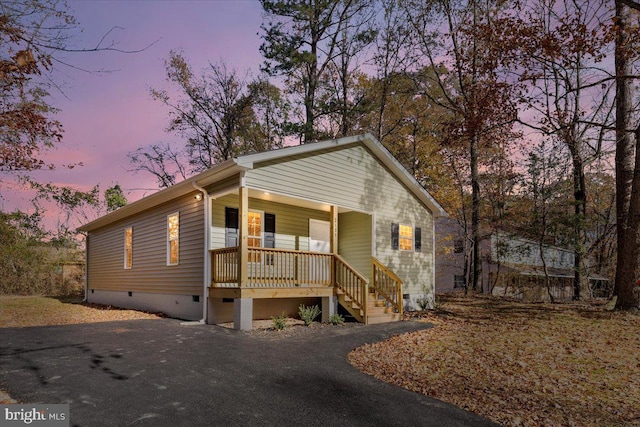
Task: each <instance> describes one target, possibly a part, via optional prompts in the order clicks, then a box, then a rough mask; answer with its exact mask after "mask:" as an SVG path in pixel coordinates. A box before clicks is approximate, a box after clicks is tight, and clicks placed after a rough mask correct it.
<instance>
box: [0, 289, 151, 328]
mask: <svg viewBox="0 0 640 427" xmlns="http://www.w3.org/2000/svg"><path fill="white" fill-rule="evenodd" d="M155 318H158V316H157V315H155V314H150V313H144V312H141V311H135V310H124V309H120V308H116V307H112V306H105V305H98V304H89V303H83V302H82V297H78V296H68V297H43V296H7V295H0V328H14V327H26V326H48V325H69V324H74V323H93V322H109V321H114V320H132V319H155Z"/></svg>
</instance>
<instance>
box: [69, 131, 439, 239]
mask: <svg viewBox="0 0 640 427" xmlns="http://www.w3.org/2000/svg"><path fill="white" fill-rule="evenodd" d="M356 143H361V144H363V145H364V146H365V147H366V148H367V149H369V151H370V152H371V153H373V155H374V156H376V158H377V159H378V160H379V161H380V162H382V164H384V165H385V166H386V168H387V169H388V170H389V171H390V172H391V173H392V174H393V175H394V176H395V177H396V178H397V179H398V180H399V181H400V182H402V183H403V184H404V185H405V186H406V187H407V188H408V189H409V190H410V191H411V192H412V193H413V194H414V195H415V196H416V198H418V200H420V201H421V202H422V203H423V204H424V205H425V206H426V207H427V208H428V209H429V210H431V212H432V213H433V216H434V217H443V216H447V213H446V212H445V210H444V208H443V207H442V206H441V205H440V204H439V203H438V202H437V201H436V200H435V199H434V198H433V197H432V196H431V194H429V192H428V191H427V190H425V189H424V187H422V186H421V185H420V183H418V181H416V179H415V178H414V177H413V176H412V175H411V174H409V172H407V170H406V169H405V168H404V167H403V166H402V165H401V164H400V162H398V161H397V160H396V159H395V157H393V155H392V154H391V153H390V152H389V151H388V150H387V149H386V148H385V147H384V146H383V145H382V144H381V143H380V142H378V141H377V140H376V139H375V138H374V137H373V135H371V134H368V133H367V134H364V135H357V136H350V137H345V138H339V139H331V140H327V141H321V142H316V143H312V144H304V145H296V146H293V147H285V148H281V149H278V150H271V151H265V152H262V153H256V154H249V155H245V156H239V157H236V158H233V159H229V160H226V161H224V162H222V163H220V164H217V165H215V166H214V167H212V168H210V169H208V170H206V171H204V172H202V173H200V174H198V175H195V176H193V177H191V178H189V179H186V180H184V181H182V182H180V183H178V184H176V185H173V186H171V187H169V188H165V189H163V190H160V191H158V192H156V193H154V194H151V195H149V196H147V197H144V198H142V199H140V200H138V201H136V202H133V203H130V204H128V205H126V206H124V207H122V208H120V209H118V210H116V211H114V212H111V213H109V214H107V215H105V216H102V217H100V218H98V219H96V220H94V221H91V222H89V223H87V224H85V225H82V226H81V227H79V228H78V231H84V232H88V231H92V230H96V229H98V228H100V227H103V226H106V225H109V224H111V223H113V222H116V221H119V220H121V219H124V218H127V217H129V216H131V215H135V214H137V213H140V212H143V211H146V210H148V209H151V208H153V207H155V206H158V205H160V204H162V203H165V202H168V201H170V200H173V199H176V198H178V197H181V196H184V195H186V194H189V193H193V192H194V191H196V190H197V188H198V187H204V186H208V185H211V184H214V183H216V182H218V181H220V180H222V179H225V178H228V177H230V176H232V175H234V174H237V173H240V172H242V171H246V170H250V169H253V168H254V165H256V164H258V163H260V162H264V161H269V160H277V159H282V158H286V157H290V156H296V155H300V154H308V153H313V152H316V151H321V150H326V149H330V148H336V147H342V146H346V145H351V144H356Z"/></svg>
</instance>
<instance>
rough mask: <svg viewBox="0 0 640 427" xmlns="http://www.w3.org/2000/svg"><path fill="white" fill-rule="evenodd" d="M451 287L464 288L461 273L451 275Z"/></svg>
mask: <svg viewBox="0 0 640 427" xmlns="http://www.w3.org/2000/svg"><path fill="white" fill-rule="evenodd" d="M453 287H454V288H464V276H463V275H458V274H456V275H454V276H453Z"/></svg>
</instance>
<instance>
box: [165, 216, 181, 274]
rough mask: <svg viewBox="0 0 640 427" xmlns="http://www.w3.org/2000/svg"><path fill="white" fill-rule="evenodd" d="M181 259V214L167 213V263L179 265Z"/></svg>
mask: <svg viewBox="0 0 640 427" xmlns="http://www.w3.org/2000/svg"><path fill="white" fill-rule="evenodd" d="M179 260H180V214H179V213H178V212H176V213H174V214H171V215H167V265H178V261H179Z"/></svg>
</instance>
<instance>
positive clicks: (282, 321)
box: [271, 312, 287, 331]
mask: <svg viewBox="0 0 640 427" xmlns="http://www.w3.org/2000/svg"><path fill="white" fill-rule="evenodd" d="M271 325H272V326H273V329H275V330H276V331H281V330H283V329H284V328H286V327H287V316H285V314H284V312H282V314H281V315H280V316H278V317H275V316H272V317H271Z"/></svg>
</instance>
